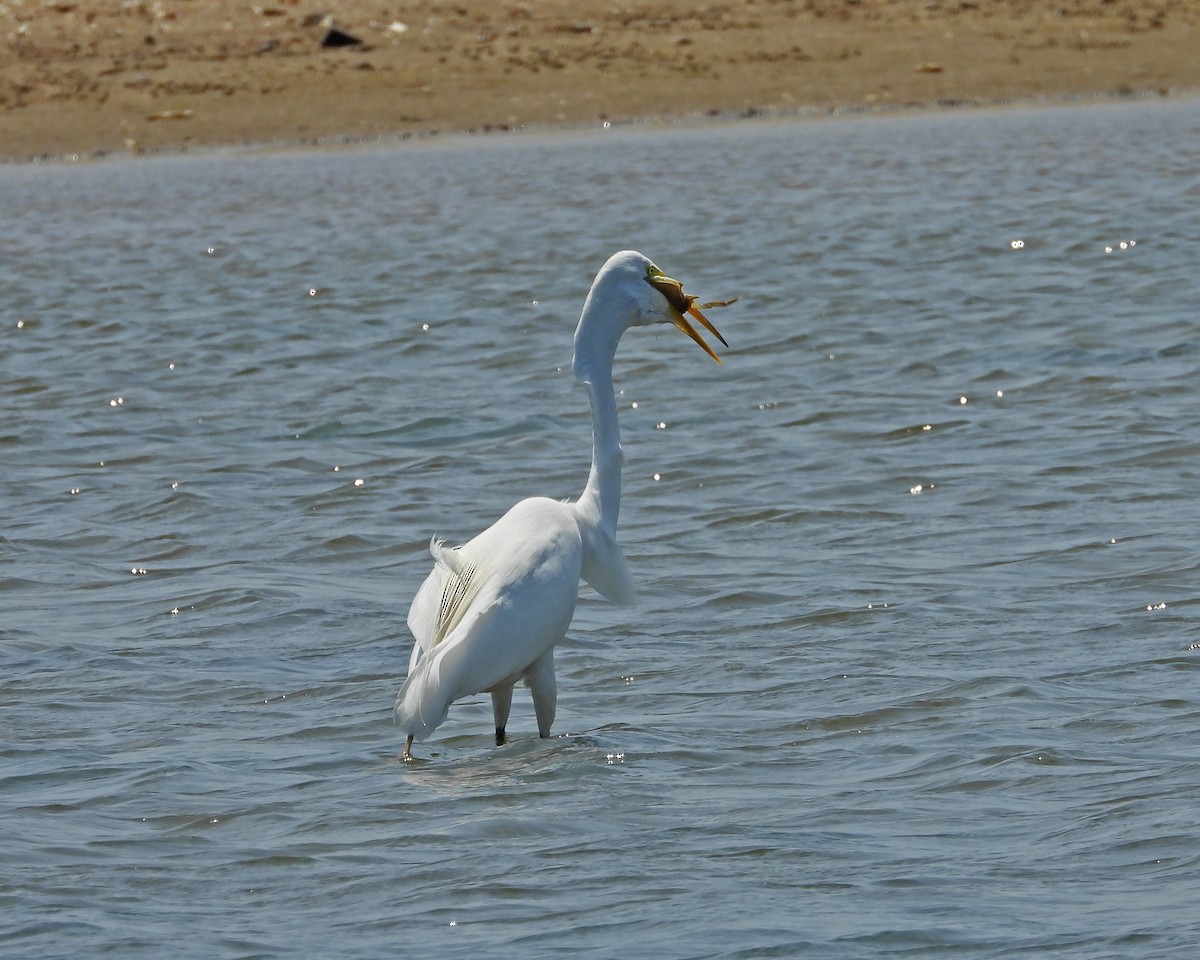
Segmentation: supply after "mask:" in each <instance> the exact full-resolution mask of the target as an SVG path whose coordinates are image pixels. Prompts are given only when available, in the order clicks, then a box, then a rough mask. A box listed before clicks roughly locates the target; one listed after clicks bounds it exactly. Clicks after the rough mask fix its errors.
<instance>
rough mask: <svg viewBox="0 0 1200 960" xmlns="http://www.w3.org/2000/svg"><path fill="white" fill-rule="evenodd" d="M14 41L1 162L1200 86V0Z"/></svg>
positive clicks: (189, 25)
mask: <svg viewBox="0 0 1200 960" xmlns="http://www.w3.org/2000/svg"><path fill="white" fill-rule="evenodd" d="M331 31H333V32H332V33H331ZM339 35H341V36H342V38H343V43H344V45H340V46H333V45H323V42H324V43H326V44H327V43H328V42H329V41H330V40H337V39H338V37H339ZM346 38H348V39H346ZM0 43H2V44H3V48H4V51H5V52H4V64H5V66H4V70H3V82H2V83H0V160H27V159H31V158H36V157H71V156H79V157H81V158H87V157H95V156H103V155H107V154H110V153H114V152H116V153H144V152H158V151H163V150H167V151H177V150H185V149H194V148H199V147H219V146H234V145H260V144H299V143H334V142H341V141H345V140H360V139H375V138H379V137H388V136H403V135H411V134H431V133H434V132H453V131H458V132H464V131H494V130H507V129H519V128H525V127H543V126H548V125H564V124H565V125H589V124H593V123H600V122H604V121H609V122H613V123H618V122H625V121H632V120H640V121H647V122H654V121H675V120H678V119H681V118H682V119H691V118H703V117H706V116H739V115H751V116H753V115H759V114H773V115H774V114H778V115H790V114H805V113H814V112H815V113H825V112H828V111H830V110H835V109H836V110H857V111H866V110H891V109H903V108H913V107H918V108H919V107H939V106H963V105H973V104H978V105H990V104H998V103H1008V102H1013V101H1026V100H1035V101H1036V100H1057V99H1062V98H1096V97H1117V96H1126V97H1129V96H1154V97H1158V96H1172V95H1180V94H1190V93H1193V92H1195V91H1197V90H1200V56H1197V51H1198V50H1200V0H1157V2H1154V0H1151V2H1145V0H1057V2H1044V0H728V2H711V3H705V2H703V0H700V2H691V0H653V2H651V0H636V2H635V0H523V2H522V0H498V2H496V0H423V2H414V0H407V2H393V3H389V2H386V0H330V2H322V0H263V2H261V3H246V2H242V0H236V2H235V0H0Z"/></svg>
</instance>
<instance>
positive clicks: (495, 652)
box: [396, 250, 732, 760]
mask: <svg viewBox="0 0 1200 960" xmlns="http://www.w3.org/2000/svg"><path fill="white" fill-rule="evenodd" d="M730 302H732V301H730ZM713 305H714V306H716V305H720V306H724V304H713ZM706 306H707V305H706ZM689 316H690V317H692V318H693V319H695V320H696V321H697V322H698V323H700V324H701V325H702V326H703V327H704V328H705V329H706V330H708V331H709V332H710V333H712V334H713V335H714V336H716V337H717V338H718V339H719V340H720V341H721V342H722V343H725V340H724V338H723V337H721V335H720V334H719V333H718V332H717V330H716V328H715V327H714V326H713V325H712V324H711V323H709V322H708V320H707V319H705V317H704V315H703V314H702V313H701V312H700V310H699V309H698V308H697V307H696V306H695V298H694V297H690V296H688V295H686V294H685V293H684V292H683V287H682V284H680V283H679V281H677V280H672V279H671V278H670V277H667V276H666V275H665V274H663V272H662V271H661V270H659V269H658V267H656V266H655V265H654V264H653V263H651V262H650V260H648V259H647V258H646V257H644V256H642V255H641V254H640V253H635V252H633V251H631V250H626V251H623V252H621V253H617V254H615V255H613V256H612V257H610V258H609V259H608V261H607V262H606V263H605V264H604V266H603V267H602V268H601V270H600V272H599V273H598V274H597V275H596V279H595V280H594V281H593V283H592V288H591V290H590V291H589V293H588V295H587V299H586V300H585V301H584V304H583V312H582V314H581V316H580V318H579V325H578V327H577V328H576V330H575V358H574V362H573V364H572V368H573V371H574V374H575V377H576V379H577V380H579V381H580V382H581V383H583V385H584V386H585V387H586V388H587V391H588V397H589V399H590V401H591V408H592V468H591V473H590V474H589V475H588V480H587V485H586V486H585V487H584V490H583V493H582V495H581V496H580V497H579V499H578V500H576V501H574V502H568V503H564V502H561V501H558V500H552V499H549V498H546V497H532V498H530V499H528V500H522V501H521V502H520V503H518V504H517V505H516V506H514V507H513V508H512V509H511V510H509V511H508V513H506V514H505V515H504V516H503V517H501V518H500V519H499V520H497V521H496V522H495V523H494V524H492V526H490V527H488V528H487V529H486V530H484V531H483V532H482V533H480V534H479V535H478V536H476V537H474V538H473V539H471V540H469V541H468V542H467V543H465V544H463V545H462V546H460V547H447V546H445V545H444V544H443V543H442V542H441V541H439V540H437V539H434V540H433V541H432V542H431V543H430V551H431V552H432V554H433V558H434V561H435V563H434V567H433V571H432V572H431V573H430V574H429V576H428V577H427V578H426V579H425V582H424V583H423V584H422V585H421V588H420V589H419V590H418V591H417V595H416V597H414V599H413V602H412V606H411V608H410V609H409V612H408V627H409V630H411V631H412V635H413V637H414V640H415V642H414V644H413V650H412V656H411V658H410V660H409V664H408V677H407V679H406V680H405V681H404V685H403V686H402V687H401V688H400V692H399V694H398V695H397V697H396V719H397V721H398V722H399V724H400V726H401V727H402V728H403V729H404V732H405V734H406V735H407V736H406V740H405V744H404V753H403V758H404V759H405V760H409V759H411V758H412V753H411V750H412V744H413V741H414V740H424V739H425V738H426V737H428V736H429V734H431V733H432V732H433V731H434V730H435V729H436V728H437V726H438V725H439V724H440V723H441V722H442V721H443V720H445V719H446V714H447V712H448V711H449V708H450V704H451V703H453V702H454V701H455V700H458V699H459V698H461V697H466V696H470V695H472V694H477V693H482V692H488V693H490V694H491V696H492V710H493V713H494V717H495V726H496V743H497V744H498V745H499V744H502V743H504V741H505V727H506V725H507V723H508V714H509V708H510V706H511V704H512V693H513V687H514V685H516V683H517V682H518V681H523V682H524V683H525V684H526V685H527V686H528V687H529V689H530V692H531V693H532V695H533V708H534V713H535V714H536V716H537V725H538V733H539V735H540V736H542V737H543V738H545V737H549V736H550V726H551V724H553V723H554V711H555V704H556V701H557V687H556V684H555V679H554V646H555V644H557V643H558V641H560V640H561V639H562V638H563V637H564V636H565V635H566V632H567V627H568V626H569V625H570V623H571V617H572V616H573V615H574V613H575V601H576V598H577V597H578V594H579V581H580V580H581V579H582V580H585V581H587V582H588V583H589V584H591V586H592V587H594V588H595V589H596V590H597V591H598V592H599V593H600V594H602V595H603V596H604V597H606V598H608V599H609V600H613V601H615V602H617V603H629V602H631V601H632V599H633V595H634V587H633V581H632V579H631V577H630V575H629V569H628V567H627V566H626V563H625V557H624V555H623V554H622V553H621V548H620V547H619V546H617V514H618V512H619V510H620V508H621V464H622V460H623V456H622V453H621V437H620V430H619V427H618V423H617V404H616V399H615V397H614V396H613V387H612V364H613V357H614V355H615V354H616V350H617V343H618V342H619V341H620V339H621V335H622V334H623V333H624V332H625V331H626V330H627V329H628V328H629V327H640V326H647V325H649V324H653V323H671V324H674V325H675V326H676V327H678V328H679V329H680V330H682V331H683V332H684V333H686V334H687V335H688V336H689V337H691V338H692V339H693V340H694V341H696V343H698V344H699V345H700V346H701V347H703V348H704V350H705V351H706V352H707V353H708V355H709V356H711V357H712V358H713V359H714V360H716V361H717V362H718V363H719V362H720V359H719V358H718V357H717V355H716V354H715V353H713V351H712V349H711V348H710V347H709V346H708V344H706V343H705V342H704V339H703V338H702V337H701V336H700V334H699V333H697V332H696V329H695V327H693V326H692V324H691V323H690V322H689V320H688V317H689ZM726 346H728V344H726Z"/></svg>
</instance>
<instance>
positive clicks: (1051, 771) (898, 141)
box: [0, 102, 1200, 960]
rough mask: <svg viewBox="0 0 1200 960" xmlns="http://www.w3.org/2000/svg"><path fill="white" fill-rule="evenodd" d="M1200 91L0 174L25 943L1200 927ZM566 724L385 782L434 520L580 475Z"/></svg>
mask: <svg viewBox="0 0 1200 960" xmlns="http://www.w3.org/2000/svg"><path fill="white" fill-rule="evenodd" d="M1197 156H1200V107H1198V106H1197V104H1196V103H1195V102H1175V103H1165V104H1127V105H1116V106H1103V107H1090V108H1080V109H1053V110H1023V111H1013V112H986V113H985V112H977V113H976V112H972V113H963V114H956V115H943V116H911V117H903V118H892V119H861V120H841V121H834V122H819V123H804V124H782V125H775V124H763V125H755V124H750V123H745V124H737V125H732V126H728V127H719V128H715V129H707V130H674V131H618V130H609V131H604V132H600V131H597V132H596V133H579V134H569V135H562V136H547V137H541V136H521V137H513V138H511V139H468V140H461V141H459V140H455V141H450V140H447V141H443V142H434V143H427V144H418V145H411V144H410V145H399V146H395V147H389V148H381V149H365V150H348V151H345V152H338V153H316V152H313V153H287V154H275V155H262V156H208V157H203V158H200V157H197V158H186V157H181V158H172V159H161V160H160V159H154V160H139V161H136V162H111V163H99V164H94V165H89V166H83V167H67V166H63V167H36V166H25V167H5V168H0V214H2V216H3V221H4V224H5V230H4V236H3V239H0V250H2V252H3V256H2V258H0V277H2V279H3V284H2V289H3V291H4V296H3V303H2V305H0V403H2V404H3V411H4V414H3V418H2V419H0V462H2V464H3V465H2V467H0V723H2V728H0V730H2V732H0V942H2V943H3V944H4V948H3V952H4V955H5V956H6V957H22V958H33V957H37V958H45V957H68V956H69V957H78V956H94V957H100V956H104V957H122V958H130V957H161V956H167V955H175V956H182V955H191V956H211V957H239V958H240V957H281V958H282V957H291V956H297V955H299V956H314V957H315V956H339V957H362V958H377V957H383V956H397V955H399V956H409V957H442V956H445V957H462V956H489V957H520V958H523V960H524V958H559V957H563V956H566V955H587V956H595V957H618V956H620V957H627V958H635V957H636V958H643V957H644V958H680V960H682V958H715V957H721V958H733V957H746V958H749V957H768V956H779V957H828V958H876V957H922V958H923V957H930V956H939V957H954V958H959V957H962V958H1008V957H1026V956H1038V957H1055V958H1065V957H1070V958H1080V960H1085V958H1086V960H1098V958H1127V957H1180V958H1183V957H1190V956H1191V955H1192V951H1193V950H1194V948H1195V945H1196V943H1197V942H1198V941H1200V914H1198V913H1197V906H1196V905H1197V902H1198V899H1200V833H1198V831H1197V830H1196V811H1197V807H1196V798H1197V795H1198V791H1200V729H1198V728H1200V692H1198V691H1197V684H1198V683H1200V626H1198V623H1200V576H1198V569H1200V516H1198V510H1197V506H1198V493H1197V489H1198V470H1197V463H1198V462H1200V460H1198V457H1200V397H1198V388H1197V384H1198V375H1200V330H1198V326H1197V324H1198V320H1200V316H1198V306H1197V305H1198V304H1200V269H1198V263H1200V218H1198V217H1197V209H1200V167H1198V165H1197V163H1196V157H1197ZM624 247H634V248H637V249H640V250H642V251H643V252H645V253H646V254H648V255H649V256H651V257H652V258H654V259H655V260H656V261H657V262H658V263H659V265H660V266H662V267H663V268H664V269H665V270H666V271H667V272H669V273H671V274H673V275H675V276H678V277H680V278H681V279H683V280H684V281H685V282H686V284H687V285H688V288H689V289H690V290H692V291H693V292H695V293H698V294H700V295H701V297H702V298H704V299H710V298H726V297H730V296H734V295H740V296H741V298H742V299H741V301H740V302H739V303H738V304H737V305H736V306H734V307H731V308H730V309H728V310H725V311H721V312H719V313H717V312H714V314H713V317H714V319H715V320H716V321H717V322H718V324H719V325H720V326H721V328H722V332H723V333H725V335H726V338H727V339H728V340H729V342H730V344H731V349H729V350H728V351H727V352H725V355H724V358H725V363H724V364H722V365H721V366H717V365H716V364H714V363H712V362H711V361H710V360H708V359H707V358H706V357H705V356H704V355H703V354H702V353H701V352H700V351H699V350H697V349H696V348H695V346H694V345H692V344H690V343H689V342H688V341H687V340H686V339H684V338H683V337H681V336H679V335H678V334H677V333H675V332H674V331H672V330H670V329H669V328H662V329H659V328H655V329H653V330H637V331H632V332H631V333H630V334H629V335H628V336H627V337H626V339H625V341H624V342H623V344H622V348H621V352H620V353H619V355H618V358H617V377H618V390H619V391H620V396H619V400H620V406H621V416H622V427H623V431H624V444H625V450H626V455H627V458H628V462H627V467H626V471H625V502H624V506H623V511H622V516H621V524H622V525H621V536H622V540H623V543H624V545H625V550H626V553H627V555H628V556H629V559H630V562H631V565H632V568H633V570H634V573H635V576H636V578H637V580H638V582H639V584H640V587H641V591H642V600H641V603H640V604H639V605H638V606H636V607H633V608H622V607H616V606H613V605H610V604H607V603H604V602H602V601H600V600H599V599H597V598H596V597H595V596H594V595H592V594H590V593H589V592H588V591H585V592H584V596H583V599H582V601H581V603H580V607H579V610H578V612H577V614H576V618H575V624H574V627H573V629H572V632H571V637H572V638H574V639H575V640H576V641H582V642H579V643H576V644H575V645H574V646H572V647H568V648H565V649H563V650H561V651H560V654H559V657H558V673H559V717H558V721H557V724H556V727H555V733H556V736H555V738H554V739H551V740H549V741H545V742H543V741H539V740H538V739H537V737H536V728H535V726H534V722H533V715H532V708H531V706H530V704H529V702H528V697H527V695H524V694H522V693H519V694H518V696H517V701H516V703H515V704H514V712H513V719H512V721H511V722H510V727H509V729H510V733H511V734H512V735H513V737H514V739H513V742H511V743H510V744H509V745H507V746H505V747H502V748H496V747H495V746H493V745H492V742H491V734H490V730H491V713H490V703H489V702H488V701H487V698H486V697H485V696H484V697H476V698H471V699H470V700H468V701H465V702H462V703H460V704H458V705H456V706H455V707H454V708H453V709H452V711H451V715H450V719H449V720H448V721H447V722H446V724H445V725H444V726H443V727H441V728H440V729H439V730H438V732H437V734H436V735H435V737H434V738H433V739H432V740H430V741H428V742H426V743H425V744H423V745H421V749H420V750H419V751H418V753H419V754H420V756H421V757H422V760H421V761H420V762H418V763H413V764H407V765H405V764H401V763H399V762H397V759H396V758H397V755H398V753H399V749H400V746H401V742H402V735H401V733H400V731H398V730H397V729H396V728H395V727H394V726H393V723H392V719H391V706H392V700H393V697H394V694H395V690H396V688H397V687H398V685H399V683H400V681H401V680H402V679H403V675H404V671H405V668H406V665H407V657H408V649H409V643H410V638H409V637H408V635H407V631H406V629H405V627H404V616H405V613H406V610H407V604H408V600H409V598H410V597H411V596H412V594H413V592H414V590H415V589H416V587H417V585H418V584H419V583H420V581H421V580H422V579H423V577H424V575H425V573H426V572H427V570H428V567H429V563H430V561H429V557H428V553H427V544H428V540H429V537H430V536H431V535H432V534H440V535H442V536H445V537H447V538H448V539H449V540H451V541H452V542H455V541H461V540H463V539H466V538H467V537H469V536H471V535H472V534H474V533H475V532H477V531H478V530H479V529H481V528H482V527H484V526H486V525H487V524H489V523H490V522H491V521H492V520H493V519H495V518H496V517H498V516H499V515H500V514H501V513H502V512H503V511H504V510H505V509H507V507H508V506H509V505H511V503H513V502H514V501H515V500H518V499H520V498H522V497H524V496H527V495H530V494H548V495H552V496H561V497H568V496H573V495H574V494H576V493H577V492H578V491H579V490H580V489H581V488H582V485H583V481H584V479H585V477H586V473H587V462H588V456H589V454H590V433H589V431H590V421H589V418H588V413H587V407H586V396H585V394H584V392H583V391H582V389H580V388H579V387H577V386H576V385H575V383H574V381H573V380H572V378H571V375H570V370H569V365H570V356H571V333H572V330H573V328H574V323H575V320H576V318H577V317H578V312H579V307H580V305H581V303H582V300H583V296H584V294H585V292H586V290H587V287H588V284H589V283H590V280H591V276H592V275H593V274H594V272H595V270H596V269H597V268H598V267H599V266H600V264H601V263H602V262H603V261H604V259H605V258H606V257H607V256H608V255H609V254H610V253H611V252H613V251H614V250H617V249H621V248H624Z"/></svg>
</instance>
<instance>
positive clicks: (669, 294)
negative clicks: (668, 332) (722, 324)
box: [646, 276, 737, 363]
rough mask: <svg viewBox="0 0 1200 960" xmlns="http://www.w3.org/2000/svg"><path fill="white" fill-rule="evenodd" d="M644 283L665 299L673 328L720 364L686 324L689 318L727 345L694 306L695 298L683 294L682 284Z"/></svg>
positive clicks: (665, 279)
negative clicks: (681, 332) (682, 333)
mask: <svg viewBox="0 0 1200 960" xmlns="http://www.w3.org/2000/svg"><path fill="white" fill-rule="evenodd" d="M646 282H647V283H648V284H650V286H652V287H653V288H654V289H655V290H657V291H658V292H659V293H661V294H662V295H663V296H664V297H666V298H667V304H668V305H669V306H670V308H671V320H672V321H673V322H674V324H675V326H677V327H678V328H679V329H680V330H682V331H683V332H684V333H686V334H687V335H688V336H689V337H691V338H692V339H693V340H695V341H696V343H698V344H699V345H700V347H701V349H703V350H704V352H705V353H707V354H708V355H709V356H710V357H712V358H713V359H714V360H716V361H717V363H720V362H721V358H720V357H718V356H717V355H716V354H715V353H713V351H712V347H710V346H709V345H708V344H707V343H705V342H704V338H703V337H701V336H700V334H699V333H697V332H696V328H695V327H693V326H692V325H691V323H689V322H688V317H689V316H690V317H692V318H694V319H695V320H696V321H697V322H698V323H699V324H700V325H701V326H702V327H704V329H705V330H707V331H708V332H709V333H711V334H712V335H713V336H714V337H716V338H717V339H718V340H720V341H721V343H723V344H725V346H727V347H728V346H729V344H728V343H726V342H725V338H724V337H723V336H721V333H720V331H719V330H717V328H716V327H714V326H713V325H712V323H710V322H709V319H708V317H706V316H705V315H704V314H702V313H701V312H700V310H699V308H698V307H697V306H696V298H695V297H692V296H689V295H688V294H686V293H684V292H683V284H682V283H680V282H679V281H678V280H672V279H671V278H670V277H662V276H658V277H647V278H646ZM736 299H737V298H736V297H735V298H734V300H736ZM734 300H726V301H714V302H712V303H706V304H704V306H706V307H725V306H728V305H729V304H731V303H733V302H734Z"/></svg>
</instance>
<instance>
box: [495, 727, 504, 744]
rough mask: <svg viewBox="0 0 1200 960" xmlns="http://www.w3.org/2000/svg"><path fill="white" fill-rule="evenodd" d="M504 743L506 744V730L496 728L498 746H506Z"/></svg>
mask: <svg viewBox="0 0 1200 960" xmlns="http://www.w3.org/2000/svg"><path fill="white" fill-rule="evenodd" d="M504 742H505V736H504V728H503V727H497V728H496V746H498V747H502V746H504Z"/></svg>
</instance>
